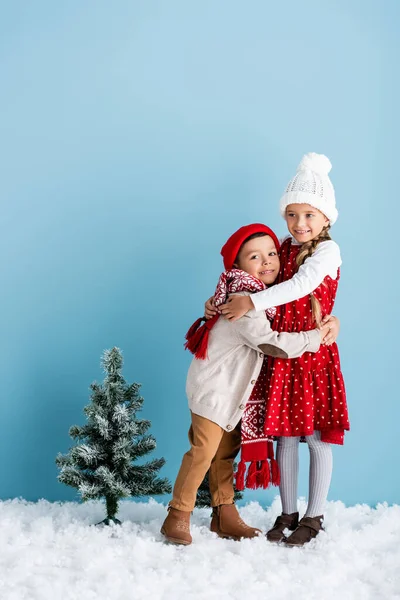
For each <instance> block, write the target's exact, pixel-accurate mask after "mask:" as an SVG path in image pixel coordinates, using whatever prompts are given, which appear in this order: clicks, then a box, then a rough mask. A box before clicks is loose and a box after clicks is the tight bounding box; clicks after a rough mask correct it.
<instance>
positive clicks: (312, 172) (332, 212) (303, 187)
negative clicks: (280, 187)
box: [280, 152, 338, 225]
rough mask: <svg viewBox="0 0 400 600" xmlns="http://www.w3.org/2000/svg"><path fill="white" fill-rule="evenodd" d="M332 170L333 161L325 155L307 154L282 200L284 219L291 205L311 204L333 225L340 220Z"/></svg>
mask: <svg viewBox="0 0 400 600" xmlns="http://www.w3.org/2000/svg"><path fill="white" fill-rule="evenodd" d="M331 169H332V164H331V161H330V160H329V158H328V157H327V156H325V155H324V154H317V153H316V152H309V153H308V154H305V155H304V156H303V158H302V160H301V162H300V164H299V166H298V167H297V172H296V175H295V176H294V177H293V179H291V180H290V181H289V183H288V185H287V187H286V190H285V193H284V194H283V196H282V198H281V200H280V211H281V215H282V217H285V213H286V207H287V206H289V204H310V206H313V207H314V208H316V209H318V210H320V211H321V212H322V213H323V214H324V215H325V216H326V217H327V218H328V219H329V221H330V224H331V225H333V224H334V223H335V222H336V220H337V218H338V211H337V208H336V200H335V190H334V188H333V185H332V182H331V180H330V179H329V172H330V170H331Z"/></svg>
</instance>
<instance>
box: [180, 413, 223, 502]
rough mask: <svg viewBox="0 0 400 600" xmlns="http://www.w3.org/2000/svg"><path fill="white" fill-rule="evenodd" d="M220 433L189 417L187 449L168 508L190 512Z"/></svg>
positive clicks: (201, 419) (215, 427)
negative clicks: (190, 421)
mask: <svg viewBox="0 0 400 600" xmlns="http://www.w3.org/2000/svg"><path fill="white" fill-rule="evenodd" d="M223 433H224V430H223V429H222V428H221V427H220V426H219V425H217V424H216V423H213V421H209V419H205V418H204V417H200V416H199V415H195V414H193V413H192V425H191V427H190V429H189V442H190V445H191V448H190V450H189V451H188V452H186V454H185V455H184V456H183V459H182V464H181V468H180V469H179V473H178V475H177V478H176V481H175V485H174V489H173V492H172V500H171V502H170V503H169V505H170V506H171V507H172V508H175V509H177V510H181V511H188V512H191V511H192V510H193V509H194V505H195V502H196V495H197V490H198V488H199V486H200V484H201V482H202V481H203V479H204V476H205V474H206V473H207V471H208V470H209V468H210V464H211V461H212V459H213V457H214V455H215V453H216V452H217V449H218V446H219V444H220V442H221V438H222V436H223Z"/></svg>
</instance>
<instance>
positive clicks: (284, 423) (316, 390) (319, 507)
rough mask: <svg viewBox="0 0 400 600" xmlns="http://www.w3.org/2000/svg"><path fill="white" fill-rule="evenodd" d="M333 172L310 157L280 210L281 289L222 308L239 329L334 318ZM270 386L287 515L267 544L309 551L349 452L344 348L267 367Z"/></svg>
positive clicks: (325, 348) (269, 423)
mask: <svg viewBox="0 0 400 600" xmlns="http://www.w3.org/2000/svg"><path fill="white" fill-rule="evenodd" d="M330 169H331V163H330V161H329V159H328V158H327V157H326V156H323V155H319V154H315V153H310V154H307V155H305V156H304V157H303V159H302V161H301V163H300V165H299V167H298V169H297V173H296V175H295V176H294V178H293V179H292V180H291V181H290V182H289V184H288V186H287V188H286V191H285V193H284V195H283V196H282V198H281V202H280V209H281V214H282V216H283V217H284V218H285V220H286V223H287V226H288V229H289V233H290V236H289V237H287V238H286V239H285V240H284V241H283V244H282V247H281V254H280V257H281V269H280V274H279V278H278V281H280V282H283V283H280V285H276V286H274V287H273V288H271V289H269V290H265V291H261V292H259V293H257V294H253V295H252V296H251V297H247V298H231V299H229V300H228V302H227V303H226V304H225V305H223V306H222V307H221V308H220V311H221V313H222V314H223V315H224V316H225V318H227V319H228V320H230V321H235V320H236V319H238V318H240V317H241V316H242V315H243V314H245V313H246V311H247V310H249V309H251V308H253V309H254V308H255V309H256V310H266V309H268V308H269V307H271V306H278V309H277V314H276V317H275V319H274V321H273V324H272V327H273V329H274V330H275V331H279V332H282V331H286V332H295V331H300V330H303V329H309V328H312V327H314V326H315V324H319V323H321V321H322V317H324V316H325V315H327V314H329V313H330V312H331V311H332V309H333V305H334V301H335V296H336V291H337V287H338V282H339V276H340V265H341V258H340V250H339V247H338V245H337V244H336V243H335V242H333V241H332V240H331V237H330V234H329V230H330V227H331V225H333V224H334V223H335V221H336V219H337V216H338V212H337V209H336V204H335V194H334V189H333V186H332V183H331V181H330V179H329V176H328V173H329V171H330ZM208 308H209V305H208ZM207 312H208V314H210V311H209V310H208V311H207ZM328 341H330V340H328ZM266 379H267V384H266V417H265V430H264V433H265V434H268V435H274V436H279V439H278V446H277V460H278V464H279V467H280V472H281V485H280V494H281V499H282V508H283V513H282V515H280V516H279V517H278V518H277V520H276V522H275V525H274V527H273V528H272V529H271V530H270V531H269V532H268V533H267V538H268V539H269V540H270V541H274V542H280V541H285V542H286V544H287V545H290V546H302V545H303V544H305V543H307V542H309V541H310V540H311V539H312V538H314V537H316V535H317V534H318V533H319V531H320V530H321V528H322V521H323V510H324V505H325V502H326V498H327V495H328V490H329V486H330V481H331V475H332V450H331V446H330V443H334V444H343V441H344V432H345V430H349V420H348V412H347V404H346V393H345V387H344V382H343V376H342V373H341V369H340V360H339V354H338V349H337V345H336V343H334V344H331V345H329V344H328V345H321V347H320V349H319V351H318V352H317V353H316V354H315V355H313V356H311V355H310V354H305V355H304V356H302V357H300V358H296V359H294V360H284V359H281V358H276V359H271V360H268V363H267V367H266ZM302 437H304V438H305V440H306V441H307V443H308V446H309V450H310V476H309V499H308V506H307V510H306V513H305V516H304V517H303V519H301V521H300V522H299V521H298V517H299V514H298V512H297V481H298V448H299V441H300V439H301V438H302ZM286 528H288V529H289V530H291V531H293V533H292V534H291V535H290V536H289V537H288V538H287V539H286V538H285V536H284V533H283V532H284V530H285V529H286Z"/></svg>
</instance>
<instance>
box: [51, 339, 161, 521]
mask: <svg viewBox="0 0 400 600" xmlns="http://www.w3.org/2000/svg"><path fill="white" fill-rule="evenodd" d="M101 363H102V366H103V368H104V371H105V373H106V376H105V379H104V381H103V383H102V384H98V383H92V385H91V386H90V387H91V390H92V392H91V399H90V403H89V404H88V405H87V406H86V407H85V408H84V412H85V414H86V417H87V423H86V425H83V426H82V427H80V426H77V425H74V426H73V427H71V428H70V430H69V434H70V436H71V438H72V439H73V440H75V441H76V444H75V445H74V446H73V447H72V448H70V450H69V452H68V454H64V455H63V454H59V455H58V456H57V458H56V464H57V465H58V467H59V468H60V473H59V475H58V479H59V481H61V482H62V483H65V484H66V485H69V486H72V487H74V488H76V489H77V490H78V492H79V494H80V496H81V498H82V500H83V501H85V500H93V499H99V498H105V502H106V512H107V516H106V519H104V521H102V523H104V524H106V525H108V524H110V523H111V522H113V523H119V521H118V519H116V518H115V515H116V514H117V512H118V502H119V500H120V499H121V498H128V497H131V496H133V497H140V496H153V495H158V494H168V493H170V492H171V485H170V482H169V481H168V479H166V478H164V479H160V478H159V477H157V474H158V471H159V470H160V469H161V467H163V465H164V464H165V460H164V458H154V459H153V460H151V461H149V462H147V463H145V464H135V461H137V460H138V459H140V458H142V457H144V456H146V455H147V454H148V453H149V452H152V450H154V449H155V447H156V440H155V438H154V437H153V436H152V435H149V434H147V433H146V432H147V431H148V429H149V428H150V426H151V423H150V421H147V420H145V419H139V418H137V416H136V413H137V412H138V411H140V410H141V408H142V405H143V400H144V399H143V398H142V397H141V396H140V395H139V390H140V384H138V383H132V384H127V383H126V381H125V379H124V378H123V376H122V366H123V357H122V352H121V350H120V349H119V348H112V349H111V350H106V351H105V352H104V353H103V356H102V360H101Z"/></svg>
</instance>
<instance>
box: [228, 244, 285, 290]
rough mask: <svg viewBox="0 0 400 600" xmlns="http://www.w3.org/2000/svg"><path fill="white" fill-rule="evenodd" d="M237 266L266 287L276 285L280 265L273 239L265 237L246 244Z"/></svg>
mask: <svg viewBox="0 0 400 600" xmlns="http://www.w3.org/2000/svg"><path fill="white" fill-rule="evenodd" d="M235 266H236V267H238V268H239V269H242V271H246V273H248V274H249V275H252V276H253V277H257V279H260V280H261V281H262V282H263V283H265V284H266V285H271V284H272V283H274V281H275V279H276V278H277V276H278V273H279V266H280V263H279V255H278V251H277V249H276V247H275V244H274V241H273V239H272V238H271V237H270V236H269V235H264V236H263V237H258V238H254V239H253V240H249V241H248V242H246V243H245V244H244V245H243V247H242V248H241V250H240V252H239V254H238V257H237V259H236V263H235Z"/></svg>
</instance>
